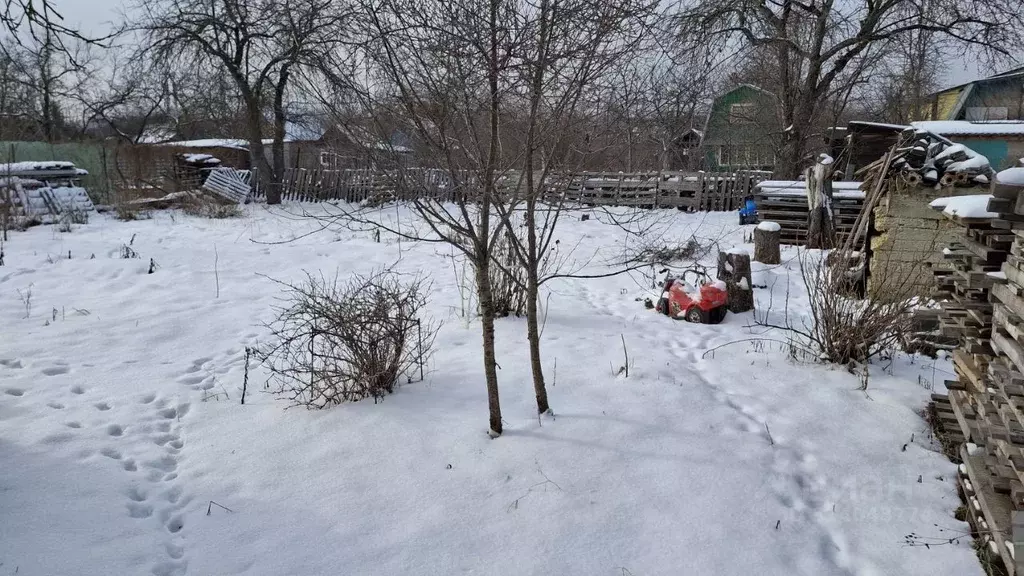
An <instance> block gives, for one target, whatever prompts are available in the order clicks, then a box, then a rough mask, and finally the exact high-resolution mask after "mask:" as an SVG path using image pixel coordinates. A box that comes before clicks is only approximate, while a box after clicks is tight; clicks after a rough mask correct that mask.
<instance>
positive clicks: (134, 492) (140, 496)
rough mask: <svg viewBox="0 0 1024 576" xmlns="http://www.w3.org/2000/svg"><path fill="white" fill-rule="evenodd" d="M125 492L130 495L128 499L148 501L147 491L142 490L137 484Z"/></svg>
mask: <svg viewBox="0 0 1024 576" xmlns="http://www.w3.org/2000/svg"><path fill="white" fill-rule="evenodd" d="M125 494H126V495H127V496H128V499H129V500H131V501H133V502H145V501H146V493H145V492H143V491H142V490H140V489H139V488H138V487H137V486H132V487H131V488H129V489H128V491H127V492H126V493H125Z"/></svg>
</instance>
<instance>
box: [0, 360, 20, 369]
mask: <svg viewBox="0 0 1024 576" xmlns="http://www.w3.org/2000/svg"><path fill="white" fill-rule="evenodd" d="M0 366H3V367H4V368H21V360H17V359H13V358H12V359H8V360H0Z"/></svg>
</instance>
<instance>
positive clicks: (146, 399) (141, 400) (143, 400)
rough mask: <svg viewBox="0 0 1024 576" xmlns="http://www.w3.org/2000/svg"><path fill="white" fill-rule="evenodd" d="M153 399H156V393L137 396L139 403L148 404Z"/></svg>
mask: <svg viewBox="0 0 1024 576" xmlns="http://www.w3.org/2000/svg"><path fill="white" fill-rule="evenodd" d="M153 400H156V394H152V393H150V394H146V395H145V396H143V397H142V398H139V404H149V403H150V402H152V401H153Z"/></svg>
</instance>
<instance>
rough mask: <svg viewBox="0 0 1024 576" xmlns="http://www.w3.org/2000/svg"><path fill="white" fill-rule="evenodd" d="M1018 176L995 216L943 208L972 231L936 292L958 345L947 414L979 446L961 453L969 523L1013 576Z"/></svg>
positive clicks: (1019, 407)
mask: <svg viewBox="0 0 1024 576" xmlns="http://www.w3.org/2000/svg"><path fill="white" fill-rule="evenodd" d="M1016 170H1019V171H1020V172H1019V174H1018V175H1019V176H1020V179H1019V181H1018V180H1016V179H1015V178H1014V177H1013V175H1012V174H1010V175H1006V172H1003V173H1000V174H999V175H998V176H996V184H995V186H994V188H993V195H992V197H991V198H990V199H987V212H988V213H987V214H979V213H978V211H977V210H973V211H969V212H970V214H969V215H966V216H957V215H956V214H952V215H951V212H956V210H955V208H954V205H953V204H949V205H947V206H945V208H944V214H946V215H947V216H950V217H951V218H953V220H954V221H956V222H957V223H958V224H960V225H961V226H962V227H963V232H964V233H963V237H962V238H961V240H960V241H959V242H956V243H954V244H952V245H951V246H949V247H947V249H946V250H945V251H944V256H945V258H946V259H947V260H948V261H951V262H952V263H953V266H952V268H951V270H950V271H949V272H947V273H945V274H941V275H937V286H938V290H939V292H941V293H943V294H945V295H946V296H947V297H948V300H947V301H946V302H944V303H943V318H942V319H941V322H942V325H943V330H944V331H948V332H949V333H951V334H955V335H956V336H957V337H958V338H959V341H960V345H959V347H958V348H957V350H956V351H955V352H954V356H953V360H954V368H955V371H956V375H957V379H956V380H954V381H947V382H946V387H947V388H948V389H949V396H948V405H947V406H948V411H949V412H951V413H952V416H953V418H954V419H955V421H956V422H957V425H958V426H957V427H958V428H959V434H957V435H956V439H957V440H962V441H964V442H970V443H973V444H975V445H977V446H978V449H975V450H968V449H967V446H966V445H965V446H963V447H961V449H960V451H959V455H960V458H961V459H962V461H963V463H962V464H961V465H960V468H959V474H958V481H959V486H960V489H961V493H962V496H963V497H964V501H965V505H966V508H967V510H968V514H967V519H968V521H969V522H970V523H971V526H972V528H973V529H974V531H975V532H976V534H977V537H978V538H979V539H980V540H981V542H982V544H984V545H985V546H986V548H987V549H988V551H989V552H990V553H991V554H990V557H992V558H1000V559H1001V560H1002V562H1003V564H1004V565H1005V567H1006V571H1007V573H1008V574H1010V575H1013V574H1014V573H1015V566H1014V564H1015V555H1016V550H1015V549H1014V547H1013V540H1014V539H1013V538H1012V537H1011V536H1012V529H1011V521H1012V516H1013V513H1014V511H1021V510H1024V321H1022V319H1024V273H1022V272H1021V271H1022V270H1024V169H1016ZM959 200H966V201H968V202H970V199H969V197H968V198H963V199H959ZM939 405H940V403H939V402H937V403H936V406H939ZM1017 536H1020V535H1017ZM1020 553H1024V550H1021V551H1020Z"/></svg>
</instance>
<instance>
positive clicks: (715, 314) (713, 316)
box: [708, 306, 727, 324]
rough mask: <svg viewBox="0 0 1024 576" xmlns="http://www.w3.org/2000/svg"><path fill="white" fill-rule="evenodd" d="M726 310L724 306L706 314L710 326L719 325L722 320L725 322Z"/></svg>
mask: <svg viewBox="0 0 1024 576" xmlns="http://www.w3.org/2000/svg"><path fill="white" fill-rule="evenodd" d="M726 311H727V308H726V307H725V306H719V307H718V308H714V309H712V310H711V312H710V313H709V314H708V316H709V318H710V320H711V323H712V324H721V322H722V320H725V313H726Z"/></svg>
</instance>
